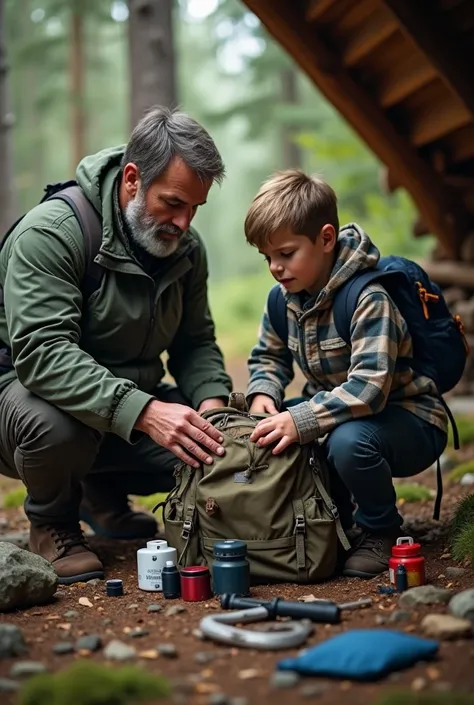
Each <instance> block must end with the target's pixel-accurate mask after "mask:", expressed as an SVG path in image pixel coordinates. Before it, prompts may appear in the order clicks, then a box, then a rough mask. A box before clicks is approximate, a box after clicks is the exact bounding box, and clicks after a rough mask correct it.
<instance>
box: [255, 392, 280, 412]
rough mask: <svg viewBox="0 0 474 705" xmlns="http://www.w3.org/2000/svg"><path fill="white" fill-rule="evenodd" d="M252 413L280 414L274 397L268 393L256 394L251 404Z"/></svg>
mask: <svg viewBox="0 0 474 705" xmlns="http://www.w3.org/2000/svg"><path fill="white" fill-rule="evenodd" d="M250 413H251V414H278V409H277V408H276V406H275V402H274V401H273V399H272V398H271V397H269V396H267V395H266V394H256V395H255V396H254V398H253V399H252V403H251V405H250Z"/></svg>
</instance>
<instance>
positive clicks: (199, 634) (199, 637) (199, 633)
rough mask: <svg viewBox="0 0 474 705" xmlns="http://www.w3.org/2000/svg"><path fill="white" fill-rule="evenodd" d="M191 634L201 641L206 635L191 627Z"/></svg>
mask: <svg viewBox="0 0 474 705" xmlns="http://www.w3.org/2000/svg"><path fill="white" fill-rule="evenodd" d="M191 634H192V635H193V636H194V637H195V638H196V639H200V640H201V641H204V640H205V638H206V637H205V636H204V634H203V632H202V631H201V630H200V629H193V630H192V632H191Z"/></svg>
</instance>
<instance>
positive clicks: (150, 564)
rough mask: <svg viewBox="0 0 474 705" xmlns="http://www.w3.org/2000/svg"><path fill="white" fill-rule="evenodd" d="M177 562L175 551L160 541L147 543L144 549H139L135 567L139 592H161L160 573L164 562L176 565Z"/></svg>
mask: <svg viewBox="0 0 474 705" xmlns="http://www.w3.org/2000/svg"><path fill="white" fill-rule="evenodd" d="M177 560H178V554H177V551H176V549H175V548H172V547H171V546H168V542H167V541H163V540H162V539H156V540H154V541H148V542H147V545H146V548H139V549H138V551H137V567H138V587H139V588H140V590H148V591H149V592H161V591H162V590H163V584H162V580H161V571H162V569H163V567H164V566H165V565H166V561H172V562H173V564H174V565H176V562H177Z"/></svg>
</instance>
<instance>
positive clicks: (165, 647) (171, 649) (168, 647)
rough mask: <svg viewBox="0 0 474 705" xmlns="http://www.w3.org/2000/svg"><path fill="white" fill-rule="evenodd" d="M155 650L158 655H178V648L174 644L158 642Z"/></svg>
mask: <svg viewBox="0 0 474 705" xmlns="http://www.w3.org/2000/svg"><path fill="white" fill-rule="evenodd" d="M156 650H157V651H158V653H159V655H160V656H166V658H176V657H177V656H178V650H177V648H176V646H175V645H174V644H160V645H159V646H157V648H156Z"/></svg>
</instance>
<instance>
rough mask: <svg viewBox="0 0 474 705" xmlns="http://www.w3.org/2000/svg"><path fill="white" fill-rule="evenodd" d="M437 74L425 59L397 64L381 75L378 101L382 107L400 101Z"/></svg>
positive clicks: (389, 106)
mask: <svg viewBox="0 0 474 705" xmlns="http://www.w3.org/2000/svg"><path fill="white" fill-rule="evenodd" d="M437 76H438V74H437V72H436V69H435V68H434V67H433V66H432V65H431V64H429V63H428V62H427V61H423V62H421V61H420V62H417V63H415V64H414V65H413V63H410V65H408V63H405V64H401V65H400V64H398V65H397V66H396V67H394V68H393V70H392V71H391V72H390V73H388V72H385V73H384V74H383V75H382V76H381V80H380V84H379V86H378V102H379V103H380V105H381V106H382V107H383V108H391V107H392V105H396V104H397V103H401V102H402V100H405V99H406V98H408V97H409V96H410V95H413V93H416V91H417V90H419V89H420V88H423V87H424V86H427V85H428V83H431V81H433V80H434V79H435V78H437Z"/></svg>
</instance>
